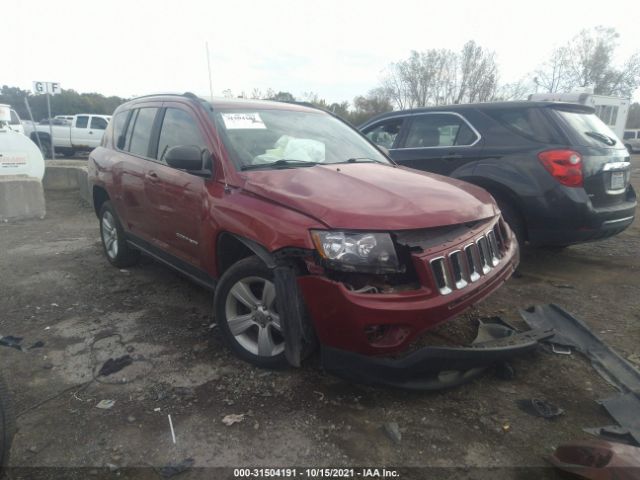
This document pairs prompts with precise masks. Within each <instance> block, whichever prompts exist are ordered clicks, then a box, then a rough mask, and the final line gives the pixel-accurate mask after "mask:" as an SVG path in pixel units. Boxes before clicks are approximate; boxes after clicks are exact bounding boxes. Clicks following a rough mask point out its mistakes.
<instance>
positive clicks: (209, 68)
mask: <svg viewBox="0 0 640 480" xmlns="http://www.w3.org/2000/svg"><path fill="white" fill-rule="evenodd" d="M205 46H206V48H207V69H208V70H209V93H210V95H211V101H213V82H212V80H211V60H210V58H209V42H205Z"/></svg>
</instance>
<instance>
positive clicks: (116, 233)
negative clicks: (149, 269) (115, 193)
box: [100, 201, 140, 268]
mask: <svg viewBox="0 0 640 480" xmlns="http://www.w3.org/2000/svg"><path fill="white" fill-rule="evenodd" d="M100 238H101V239H102V247H103V248H104V254H105V255H106V256H107V260H109V262H110V263H111V264H112V265H114V266H116V267H118V268H124V267H130V266H131V265H135V264H136V263H138V260H139V259H140V252H139V251H138V250H135V249H134V248H132V247H131V246H129V244H128V243H127V240H126V238H125V234H124V229H123V228H122V224H121V223H120V220H119V219H118V215H117V214H116V211H115V209H114V208H113V205H111V202H109V201H106V202H104V203H103V204H102V207H101V208H100Z"/></svg>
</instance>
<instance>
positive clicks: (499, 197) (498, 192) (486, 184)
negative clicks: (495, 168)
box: [459, 177, 529, 238]
mask: <svg viewBox="0 0 640 480" xmlns="http://www.w3.org/2000/svg"><path fill="white" fill-rule="evenodd" d="M459 180H463V181H465V182H469V183H471V184H473V185H476V186H478V187H481V188H484V189H485V190H486V191H487V192H489V193H490V194H491V196H492V197H493V198H494V200H495V201H496V202H497V203H500V201H503V202H506V203H508V204H509V205H510V206H511V207H512V208H513V209H514V210H515V213H516V214H517V215H518V216H519V217H520V220H521V221H522V225H523V227H524V235H525V238H528V236H529V235H528V227H527V217H526V215H525V214H524V206H523V205H522V202H521V200H520V198H519V197H518V194H517V193H516V192H514V191H513V190H511V189H510V188H509V187H507V186H506V185H503V184H501V183H498V182H494V181H492V180H490V179H487V178H482V177H462V178H459Z"/></svg>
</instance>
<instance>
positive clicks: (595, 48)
mask: <svg viewBox="0 0 640 480" xmlns="http://www.w3.org/2000/svg"><path fill="white" fill-rule="evenodd" d="M618 39H619V34H618V32H616V30H615V29H613V28H606V27H602V26H599V27H595V28H592V29H585V30H582V31H580V32H579V33H578V34H577V35H576V36H575V37H573V38H572V39H571V40H570V41H569V42H568V43H567V44H566V45H562V46H559V47H557V48H556V49H554V50H553V51H552V52H551V55H550V57H549V59H548V60H547V61H546V62H545V63H543V64H542V65H540V66H538V67H537V68H536V69H535V70H533V71H532V72H531V73H530V74H528V75H526V76H525V77H524V78H522V79H520V80H518V81H516V82H512V83H502V82H501V80H500V68H499V65H498V62H497V60H496V53H495V52H494V51H491V50H488V49H486V48H484V47H482V46H480V45H478V44H477V43H476V42H475V41H473V40H470V41H468V42H467V43H466V44H465V45H464V46H463V47H462V49H461V50H460V51H453V50H450V49H427V50H424V51H412V52H410V54H409V56H408V57H407V58H405V59H402V60H399V61H397V62H394V63H391V64H390V65H388V66H387V67H386V69H385V70H384V71H383V73H382V76H381V78H380V81H379V84H378V85H377V86H376V87H375V88H373V89H372V90H370V91H369V92H367V93H366V94H364V95H358V96H356V97H355V98H354V99H353V100H352V102H348V101H343V102H327V101H326V100H325V99H323V98H321V97H320V96H319V95H318V94H317V93H315V92H304V93H302V94H301V95H300V96H298V97H295V96H294V95H293V94H292V93H290V92H283V91H275V90H273V89H267V90H266V91H262V90H260V89H256V88H254V89H253V90H252V91H251V92H249V93H248V94H247V93H246V92H244V91H243V92H239V93H236V94H234V92H233V91H231V90H230V89H226V90H224V91H223V95H224V96H225V97H240V98H253V99H268V100H276V101H284V102H293V101H302V102H307V103H310V104H313V105H315V106H317V107H320V108H324V109H326V110H329V111H331V112H333V113H335V114H336V115H339V116H340V117H342V118H344V119H345V120H347V121H349V122H351V123H352V124H354V125H359V124H361V123H362V122H364V121H366V120H367V119H368V118H370V117H372V116H374V115H377V114H380V113H384V112H388V111H391V110H396V109H397V110H402V109H408V108H416V107H425V106H435V105H446V104H456V103H471V102H491V101H500V100H526V98H527V96H528V95H529V94H531V93H534V92H540V93H542V92H549V93H555V92H569V91H571V90H574V89H576V88H580V87H590V88H593V92H594V93H595V94H599V95H613V96H619V97H623V98H630V97H631V96H632V95H633V92H634V91H635V90H636V89H637V88H638V87H639V86H640V52H635V53H634V54H632V55H631V56H630V57H628V58H626V59H624V60H623V61H622V62H619V63H616V61H615V59H616V50H617V48H618ZM24 97H27V98H28V99H29V102H30V104H31V109H32V111H33V115H34V118H35V119H36V121H37V120H40V119H42V118H45V117H46V115H47V109H46V99H45V97H44V96H43V95H38V96H33V95H31V94H30V93H29V92H28V91H26V90H21V89H19V88H16V87H9V86H6V85H5V86H3V87H2V90H1V92H0V103H8V104H10V105H12V106H13V107H14V108H15V109H16V110H17V111H18V114H19V115H20V116H21V118H23V119H25V118H28V116H27V112H26V108H25V105H24ZM126 100H127V99H125V98H120V97H115V96H112V97H105V96H103V95H101V94H98V93H78V92H76V91H74V90H63V91H62V93H61V94H59V95H55V96H52V97H51V109H52V113H53V114H54V115H65V114H69V115H70V114H75V113H83V112H91V113H100V114H111V113H113V111H114V110H115V108H116V107H117V106H118V105H120V104H121V103H123V102H125V101H126ZM628 127H629V128H640V104H638V103H634V104H633V105H632V106H631V109H630V112H629V120H628Z"/></svg>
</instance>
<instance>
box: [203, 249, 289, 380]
mask: <svg viewBox="0 0 640 480" xmlns="http://www.w3.org/2000/svg"><path fill="white" fill-rule="evenodd" d="M214 308H215V318H216V323H217V324H218V326H219V327H220V331H221V333H222V335H223V337H224V339H225V341H226V343H227V344H228V345H229V347H230V348H231V349H232V350H233V352H234V353H235V354H236V355H237V356H238V357H240V358H241V359H243V360H245V361H247V362H250V363H253V364H254V365H257V366H258V367H263V368H281V367H284V366H286V365H287V360H286V358H285V353H284V348H285V341H284V335H283V333H282V324H281V323H280V314H279V312H278V308H277V303H276V288H275V283H274V280H273V272H272V271H271V269H270V268H268V267H267V266H266V265H265V264H264V263H263V262H262V261H261V260H260V259H259V258H258V257H254V256H252V257H248V258H245V259H243V260H240V261H239V262H237V263H235V264H234V265H232V266H231V267H230V268H229V269H228V270H227V271H226V272H225V273H224V275H222V278H221V279H220V283H219V284H218V287H217V289H216V293H215V299H214Z"/></svg>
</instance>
